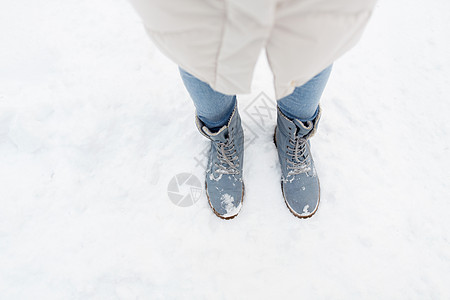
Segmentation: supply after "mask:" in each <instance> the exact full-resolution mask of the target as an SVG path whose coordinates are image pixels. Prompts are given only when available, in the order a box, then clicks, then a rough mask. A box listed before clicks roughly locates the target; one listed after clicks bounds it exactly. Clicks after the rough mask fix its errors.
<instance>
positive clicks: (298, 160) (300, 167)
mask: <svg viewBox="0 0 450 300" xmlns="http://www.w3.org/2000/svg"><path fill="white" fill-rule="evenodd" d="M289 144H290V145H291V146H292V147H289V145H288V146H287V149H288V150H290V151H291V152H289V151H286V154H288V160H287V163H288V165H287V168H288V169H290V171H289V173H288V175H296V174H300V173H306V172H308V171H310V170H311V160H310V159H309V151H308V150H309V149H308V148H309V145H308V140H307V139H305V138H302V137H297V136H294V138H293V139H292V138H290V139H289Z"/></svg>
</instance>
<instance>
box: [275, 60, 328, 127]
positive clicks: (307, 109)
mask: <svg viewBox="0 0 450 300" xmlns="http://www.w3.org/2000/svg"><path fill="white" fill-rule="evenodd" d="M330 72H331V66H329V67H327V68H326V69H324V70H323V71H322V72H320V73H319V74H317V75H316V76H314V77H313V78H312V79H311V80H309V81H308V82H307V83H305V84H304V85H302V86H299V87H296V88H295V90H294V92H293V93H292V94H290V95H288V96H286V97H284V98H281V99H280V100H278V106H279V108H280V110H281V112H282V113H283V114H285V115H286V116H287V117H288V118H290V119H299V120H301V121H312V120H313V119H314V118H315V117H316V116H317V113H318V106H319V101H320V97H321V96H322V92H323V90H324V88H325V85H326V84H327V81H328V78H329V76H330Z"/></svg>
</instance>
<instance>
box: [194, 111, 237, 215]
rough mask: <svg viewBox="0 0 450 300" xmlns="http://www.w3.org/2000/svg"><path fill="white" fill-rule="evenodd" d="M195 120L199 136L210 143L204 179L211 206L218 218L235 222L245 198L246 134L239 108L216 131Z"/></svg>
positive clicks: (197, 119)
mask: <svg viewBox="0 0 450 300" xmlns="http://www.w3.org/2000/svg"><path fill="white" fill-rule="evenodd" d="M195 120H196V125H197V128H198V130H199V131H200V133H201V134H203V135H204V136H205V137H207V138H208V139H209V140H211V149H210V152H209V158H208V164H207V168H206V179H205V188H206V196H207V197H208V202H209V205H210V206H211V208H212V209H213V211H214V213H215V214H216V215H217V216H218V217H220V218H222V219H232V218H234V217H235V216H237V214H238V213H239V211H240V210H241V207H242V201H243V198H244V183H243V181H242V163H243V159H244V131H243V130H242V126H241V118H240V116H239V112H238V110H237V105H236V106H235V107H234V110H233V112H232V114H231V117H230V119H229V121H228V123H227V124H226V125H224V126H223V127H222V128H220V129H219V131H217V132H211V131H210V129H209V128H208V127H206V126H205V124H204V123H203V122H202V121H201V120H200V119H199V118H198V117H197V116H196V118H195Z"/></svg>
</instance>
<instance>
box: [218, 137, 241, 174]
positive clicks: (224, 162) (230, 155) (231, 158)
mask: <svg viewBox="0 0 450 300" xmlns="http://www.w3.org/2000/svg"><path fill="white" fill-rule="evenodd" d="M217 159H218V160H219V162H220V163H216V164H215V165H216V167H217V169H216V172H217V173H221V174H239V157H238V156H237V153H236V148H235V147H234V142H233V139H231V138H229V137H228V138H227V140H226V142H220V141H218V142H217Z"/></svg>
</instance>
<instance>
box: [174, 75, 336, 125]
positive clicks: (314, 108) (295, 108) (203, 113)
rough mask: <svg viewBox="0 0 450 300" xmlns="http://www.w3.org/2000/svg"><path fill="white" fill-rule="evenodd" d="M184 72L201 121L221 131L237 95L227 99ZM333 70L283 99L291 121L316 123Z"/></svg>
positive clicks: (281, 106) (315, 77)
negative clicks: (323, 94)
mask: <svg viewBox="0 0 450 300" xmlns="http://www.w3.org/2000/svg"><path fill="white" fill-rule="evenodd" d="M179 69H180V74H181V78H182V79H183V82H184V85H185V86H186V89H187V91H188V92H189V94H190V96H191V98H192V100H193V101H194V105H195V108H196V110H197V116H198V118H199V119H200V120H201V121H202V122H203V123H205V125H206V126H207V127H208V128H210V129H212V130H217V129H220V127H222V126H223V125H225V124H226V123H227V121H228V119H229V118H230V116H231V113H232V112H233V109H234V106H235V104H236V95H225V94H222V93H219V92H216V91H214V90H213V89H212V88H211V86H210V85H209V84H207V83H205V82H203V81H201V80H199V79H197V78H196V77H195V76H193V75H191V74H189V73H188V72H186V71H185V70H183V69H181V68H179ZM330 72H331V66H329V67H327V68H326V69H324V70H323V71H322V72H320V73H319V74H317V75H316V76H314V77H313V78H312V79H311V80H309V81H308V82H307V83H305V84H304V85H302V86H299V87H296V88H295V90H294V92H293V93H292V94H290V95H288V96H286V97H283V98H281V99H279V100H278V101H277V102H278V106H279V107H280V110H281V112H282V113H284V114H285V115H286V116H287V117H288V118H290V119H299V120H300V121H310V120H313V119H314V118H315V117H316V115H317V112H318V106H319V101H320V97H321V96H322V92H323V90H324V88H325V85H326V84H327V81H328V77H329V76H330Z"/></svg>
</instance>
